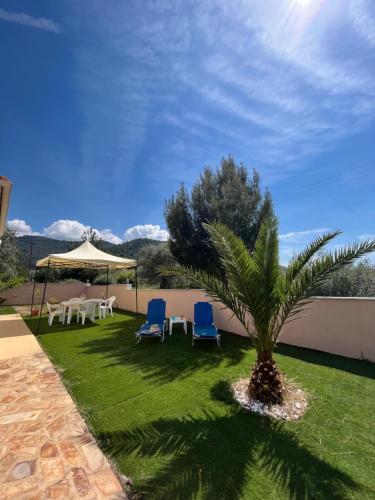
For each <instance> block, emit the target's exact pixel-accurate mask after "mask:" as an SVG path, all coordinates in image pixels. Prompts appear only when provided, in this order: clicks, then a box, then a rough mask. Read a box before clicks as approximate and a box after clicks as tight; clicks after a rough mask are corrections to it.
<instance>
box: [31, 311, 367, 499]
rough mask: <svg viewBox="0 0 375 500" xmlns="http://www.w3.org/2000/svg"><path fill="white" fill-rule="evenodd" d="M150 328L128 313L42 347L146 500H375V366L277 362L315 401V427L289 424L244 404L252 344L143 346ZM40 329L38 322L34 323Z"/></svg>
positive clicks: (284, 355) (60, 334) (297, 355)
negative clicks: (234, 387) (141, 331)
mask: <svg viewBox="0 0 375 500" xmlns="http://www.w3.org/2000/svg"><path fill="white" fill-rule="evenodd" d="M142 319H143V318H139V320H137V319H136V318H135V317H134V315H132V314H130V313H126V314H125V313H119V312H116V314H115V316H114V318H106V319H105V320H101V321H98V322H97V324H96V325H95V326H94V325H91V324H89V325H88V326H86V327H77V326H76V325H74V326H70V327H68V326H65V327H63V326H58V325H57V324H56V325H54V326H52V327H51V328H49V327H48V326H47V323H46V320H45V319H44V320H43V323H42V328H41V333H40V335H39V340H40V342H41V343H42V345H43V348H44V349H45V351H46V352H47V353H48V354H49V356H50V358H51V360H52V361H53V362H54V364H55V365H57V366H59V367H61V368H63V369H64V372H63V378H64V380H65V383H66V385H67V387H68V388H69V390H70V392H71V393H72V395H73V397H74V398H75V399H76V401H77V403H78V405H79V406H80V408H81V409H82V411H83V412H84V413H85V415H86V418H87V420H88V422H89V425H90V426H91V429H92V431H93V433H94V434H95V435H96V437H97V439H98V440H99V442H100V443H101V446H102V448H103V449H104V451H105V452H107V453H108V454H110V455H112V457H113V458H114V459H115V461H116V462H117V464H118V466H119V468H120V470H121V471H122V472H123V473H124V474H126V475H127V476H130V477H132V478H133V480H134V487H135V490H136V491H138V492H140V493H142V498H145V499H149V498H151V499H161V498H166V499H171V500H175V499H198V498H199V499H212V500H217V499H229V500H233V499H267V500H268V499H275V500H276V499H278V500H279V499H283V498H296V499H302V498H311V499H325V500H326V499H327V500H328V499H343V498H358V499H359V498H361V499H363V498H375V475H374V470H375V459H374V449H375V432H374V424H375V421H374V418H375V417H374V416H375V381H374V378H375V365H373V364H371V363H368V362H365V361H353V360H349V359H346V358H341V357H338V356H331V355H328V354H323V353H318V352H314V351H309V350H306V349H298V348H292V347H287V346H280V347H279V348H278V350H277V354H276V359H277V361H278V362H279V365H280V367H281V369H282V370H283V371H284V372H286V373H287V374H288V376H289V377H290V378H293V379H294V380H295V381H297V382H298V383H300V384H301V385H303V386H304V387H305V388H306V389H307V391H308V392H309V394H310V397H311V406H310V409H309V410H308V412H307V413H306V415H305V417H304V418H303V420H301V421H298V422H294V423H292V422H290V423H280V422H275V421H270V420H268V419H266V418H262V417H258V416H255V415H252V414H248V413H246V412H244V411H242V410H241V409H239V408H238V406H237V405H236V404H234V403H233V401H232V399H231V396H230V391H229V384H230V382H231V381H233V380H235V379H237V378H239V377H242V376H247V375H248V374H249V370H250V367H251V365H252V363H253V361H254V358H255V354H254V351H253V349H251V347H250V346H249V341H248V340H247V339H246V338H241V337H237V336H234V335H229V334H225V333H224V334H223V339H222V340H223V342H222V344H223V345H222V347H221V348H218V347H217V346H216V344H215V343H212V344H211V343H208V342H202V343H201V344H200V345H197V346H196V347H194V348H192V347H191V338H190V336H188V337H187V336H185V335H184V334H183V333H182V331H181V330H178V328H176V330H175V333H174V335H173V336H172V337H169V336H168V337H167V338H166V341H165V343H164V344H161V343H160V342H159V341H158V340H156V339H146V340H145V341H144V342H143V343H141V344H140V345H136V344H135V337H134V331H135V330H136V327H137V325H138V324H140V323H141V321H142ZM28 323H29V325H30V326H31V327H32V328H35V320H32V321H30V320H28Z"/></svg>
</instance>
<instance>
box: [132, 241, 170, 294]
mask: <svg viewBox="0 0 375 500" xmlns="http://www.w3.org/2000/svg"><path fill="white" fill-rule="evenodd" d="M176 263H177V262H176V259H175V258H174V257H173V255H172V254H171V251H170V250H169V247H168V244H167V243H164V244H163V245H148V246H146V247H144V248H143V249H142V250H141V252H140V254H139V259H138V266H139V278H140V281H141V282H142V281H143V282H144V283H145V284H147V285H149V286H158V287H160V288H171V287H172V285H173V280H174V278H173V277H171V276H160V273H159V272H158V270H157V269H158V267H159V266H169V265H174V264H176Z"/></svg>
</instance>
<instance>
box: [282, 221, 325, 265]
mask: <svg viewBox="0 0 375 500" xmlns="http://www.w3.org/2000/svg"><path fill="white" fill-rule="evenodd" d="M327 231H329V229H328V228H326V227H321V228H316V229H306V230H304V231H291V232H289V233H284V234H280V236H279V239H280V259H281V263H282V264H283V265H286V264H287V263H288V262H289V261H290V259H292V258H293V257H294V256H295V255H296V254H297V253H298V252H300V251H301V250H303V248H304V247H305V246H306V245H307V244H308V243H309V242H310V241H311V240H312V239H313V238H314V237H316V236H317V235H319V234H323V233H326V232H327Z"/></svg>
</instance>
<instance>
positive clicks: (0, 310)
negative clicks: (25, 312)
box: [0, 306, 16, 314]
mask: <svg viewBox="0 0 375 500" xmlns="http://www.w3.org/2000/svg"><path fill="white" fill-rule="evenodd" d="M15 312H16V310H15V309H14V307H12V306H0V314H13V313H15Z"/></svg>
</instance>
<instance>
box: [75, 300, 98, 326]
mask: <svg viewBox="0 0 375 500" xmlns="http://www.w3.org/2000/svg"><path fill="white" fill-rule="evenodd" d="M95 308H96V304H95V302H85V303H84V304H81V305H80V306H79V308H78V310H77V318H78V320H79V318H80V317H81V318H82V325H84V324H85V321H86V316H89V318H90V321H92V322H93V323H94V322H95Z"/></svg>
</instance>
